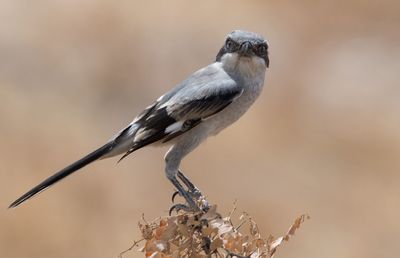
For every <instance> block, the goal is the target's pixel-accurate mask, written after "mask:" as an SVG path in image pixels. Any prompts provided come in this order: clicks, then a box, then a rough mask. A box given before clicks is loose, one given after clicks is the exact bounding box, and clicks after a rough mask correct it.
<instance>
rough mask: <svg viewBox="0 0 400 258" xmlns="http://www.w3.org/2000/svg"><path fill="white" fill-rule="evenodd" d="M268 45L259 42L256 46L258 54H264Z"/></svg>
mask: <svg viewBox="0 0 400 258" xmlns="http://www.w3.org/2000/svg"><path fill="white" fill-rule="evenodd" d="M267 50H268V47H267V46H266V45H265V44H261V45H259V46H258V47H257V51H258V54H259V55H265V54H266V53H267Z"/></svg>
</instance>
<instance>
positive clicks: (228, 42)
mask: <svg viewBox="0 0 400 258" xmlns="http://www.w3.org/2000/svg"><path fill="white" fill-rule="evenodd" d="M236 45H237V44H236V42H235V41H233V40H232V39H230V38H228V39H227V40H226V43H225V48H226V49H227V50H228V51H234V50H235V48H236Z"/></svg>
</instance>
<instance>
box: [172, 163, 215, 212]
mask: <svg viewBox="0 0 400 258" xmlns="http://www.w3.org/2000/svg"><path fill="white" fill-rule="evenodd" d="M178 177H179V179H180V180H181V181H182V182H183V183H184V184H185V185H186V186H187V188H188V190H189V194H190V195H191V196H192V198H193V200H194V201H195V202H196V203H197V204H198V205H199V206H200V208H201V209H202V210H208V208H209V205H208V202H207V200H206V198H205V197H204V195H203V194H202V193H201V192H200V190H199V188H197V187H196V186H195V185H194V184H193V183H192V182H191V181H190V180H189V178H188V177H186V176H185V174H183V173H182V172H181V171H180V170H178ZM178 193H179V192H178ZM175 196H176V193H174V195H173V196H172V202H173V201H174V198H175Z"/></svg>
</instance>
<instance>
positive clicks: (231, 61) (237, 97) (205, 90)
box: [9, 30, 269, 211]
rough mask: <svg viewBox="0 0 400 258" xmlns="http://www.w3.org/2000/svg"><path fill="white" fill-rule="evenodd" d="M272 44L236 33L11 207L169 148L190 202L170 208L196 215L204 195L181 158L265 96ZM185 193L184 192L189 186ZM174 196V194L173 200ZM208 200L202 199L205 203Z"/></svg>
mask: <svg viewBox="0 0 400 258" xmlns="http://www.w3.org/2000/svg"><path fill="white" fill-rule="evenodd" d="M268 48H269V44H268V42H267V40H266V39H264V37H263V36H261V35H260V34H257V33H254V32H250V31H244V30H234V31H232V32H230V33H228V35H227V36H226V38H225V41H224V44H223V46H222V47H221V48H220V50H219V51H218V53H217V56H216V58H215V61H214V62H212V63H211V64H209V65H207V66H205V67H203V68H201V69H200V70H197V71H196V72H194V73H193V74H191V75H190V76H189V77H187V78H186V79H185V80H183V81H182V82H181V83H179V84H178V85H176V86H175V87H173V88H172V89H171V90H170V91H168V92H167V93H166V94H164V95H162V96H161V97H160V98H158V99H157V100H156V101H154V102H153V103H152V104H151V105H150V106H148V107H147V108H145V109H144V110H143V111H142V112H141V113H139V115H137V116H136V117H135V118H134V120H133V121H132V122H131V123H130V124H129V125H128V126H126V127H125V128H123V129H122V130H121V131H119V132H118V133H117V134H116V135H114V136H113V137H112V138H111V139H110V140H109V141H108V142H107V143H106V144H104V145H103V146H101V147H100V148H98V149H96V150H95V151H93V152H91V153H89V154H88V155H86V156H84V157H83V158H81V159H79V160H78V161H76V162H74V163H72V164H70V165H69V166H67V167H65V168H64V169H62V170H60V171H58V172H57V173H55V174H53V175H52V176H50V177H49V178H47V179H45V180H44V181H43V182H41V183H40V184H38V185H37V186H35V187H33V188H32V189H31V190H29V191H28V192H26V193H25V194H23V195H22V196H21V197H19V198H18V199H16V200H15V201H14V202H12V203H11V204H10V206H9V208H14V207H17V206H18V205H20V204H21V203H23V202H25V201H26V200H28V199H30V198H31V197H33V196H35V195H36V194H38V193H40V192H42V191H44V190H46V189H47V188H49V187H50V186H52V185H53V184H55V183H56V182H58V181H60V180H61V179H64V178H65V177H67V176H69V175H71V174H72V173H74V172H76V171H78V170H79V169H81V168H83V167H84V166H86V165H88V164H90V163H92V162H94V161H96V160H100V159H104V158H110V157H114V156H122V157H121V158H120V159H119V161H121V160H122V159H124V158H126V157H127V156H128V155H130V154H131V153H133V152H135V151H137V150H139V149H141V148H143V147H145V146H149V145H161V146H164V145H167V146H169V149H168V151H167V153H166V154H165V157H164V160H165V174H166V177H167V178H168V180H169V181H170V182H171V183H172V184H173V186H174V187H175V188H176V190H177V191H176V193H178V194H179V195H181V196H182V197H183V198H184V199H185V201H186V203H185V204H177V205H175V206H173V207H172V209H173V208H174V209H177V210H179V209H187V210H193V211H198V210H200V209H202V208H206V207H207V205H208V203H207V202H206V201H205V202H203V204H204V205H203V206H204V207H203V206H201V203H200V204H199V200H201V199H202V197H203V195H202V194H201V192H200V190H199V189H198V188H197V187H196V186H195V185H194V184H193V183H192V182H191V181H190V180H189V178H188V177H186V176H185V175H184V174H183V173H182V172H181V170H180V169H179V167H180V163H181V161H182V159H183V158H184V157H185V156H186V155H188V154H189V153H190V152H191V151H193V150H194V149H195V148H196V147H198V146H199V145H200V144H201V143H202V142H203V141H204V140H205V139H207V138H208V137H209V136H213V135H216V134H218V133H219V132H220V131H222V130H223V129H225V128H226V127H228V126H229V125H231V124H232V123H234V122H236V121H237V120H238V119H239V118H240V117H241V116H242V115H243V114H244V113H245V112H246V111H247V110H248V109H249V108H250V106H251V105H252V104H253V103H254V102H255V100H256V99H257V98H258V97H259V95H260V94H261V92H262V89H263V86H264V80H265V74H266V70H267V68H269V54H268V52H269V49H268ZM184 186H186V188H187V189H185V187H184ZM175 195H176V194H174V195H173V198H172V199H174V197H175ZM203 199H204V198H203Z"/></svg>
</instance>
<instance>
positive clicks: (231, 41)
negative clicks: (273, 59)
mask: <svg viewBox="0 0 400 258" xmlns="http://www.w3.org/2000/svg"><path fill="white" fill-rule="evenodd" d="M216 61H217V62H221V63H222V65H223V66H224V67H225V68H226V69H228V70H232V69H233V70H236V69H240V70H243V66H245V67H246V68H247V70H248V71H247V72H246V71H243V72H246V73H253V72H257V71H259V70H262V71H263V72H264V71H265V69H266V68H267V67H269V58H268V42H267V41H266V40H265V39H264V38H263V37H262V36H261V35H259V34H256V33H254V32H248V31H242V30H235V31H232V32H231V33H229V34H228V36H227V37H226V40H225V43H224V46H223V47H222V48H221V50H220V51H219V52H218V55H217V58H216ZM245 70H246V69H245Z"/></svg>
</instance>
